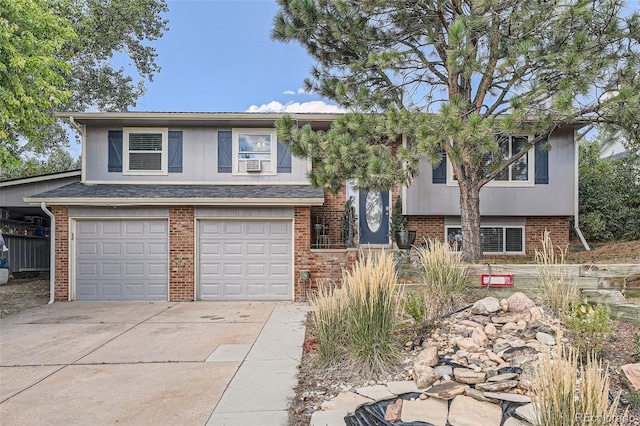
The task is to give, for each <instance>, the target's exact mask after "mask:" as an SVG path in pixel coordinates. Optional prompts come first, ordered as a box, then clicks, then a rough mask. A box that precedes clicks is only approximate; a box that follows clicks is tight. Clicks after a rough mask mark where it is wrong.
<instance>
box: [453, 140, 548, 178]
mask: <svg viewBox="0 0 640 426" xmlns="http://www.w3.org/2000/svg"><path fill="white" fill-rule="evenodd" d="M528 143H529V137H528V136H522V135H511V136H501V137H500V138H498V146H499V149H500V153H499V154H496V155H488V156H487V157H486V160H485V164H487V165H489V164H491V163H493V162H494V161H496V160H498V158H496V157H497V156H501V157H503V158H504V159H505V160H508V159H509V158H511V157H513V156H514V155H516V154H518V153H520V152H522V150H523V149H525V148H526V146H527V144H528ZM534 151H535V149H534V148H530V149H529V150H528V151H527V153H526V154H524V155H523V156H522V157H520V158H519V159H518V160H517V161H516V162H515V163H513V164H511V165H510V166H509V167H507V168H505V169H504V170H503V171H501V172H500V173H499V174H498V175H497V176H496V177H494V178H493V180H492V181H491V182H489V183H488V184H487V186H533V185H534V182H535V179H534V178H535V169H534V165H535V161H534ZM457 184H458V183H457V180H456V178H455V176H454V175H453V168H452V166H451V164H448V167H447V185H449V186H453V185H457Z"/></svg>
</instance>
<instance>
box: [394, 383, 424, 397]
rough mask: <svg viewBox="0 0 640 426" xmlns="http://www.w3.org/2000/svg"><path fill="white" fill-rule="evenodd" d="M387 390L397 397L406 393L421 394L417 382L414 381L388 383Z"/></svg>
mask: <svg viewBox="0 0 640 426" xmlns="http://www.w3.org/2000/svg"><path fill="white" fill-rule="evenodd" d="M387 389H389V392H391V393H393V394H395V395H402V394H405V393H413V392H420V391H419V390H418V387H417V386H416V382H414V381H413V380H400V381H396V382H387Z"/></svg>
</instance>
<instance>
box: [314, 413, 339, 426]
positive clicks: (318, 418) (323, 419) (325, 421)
mask: <svg viewBox="0 0 640 426" xmlns="http://www.w3.org/2000/svg"><path fill="white" fill-rule="evenodd" d="M344 417H345V414H344V413H342V412H341V411H336V410H331V411H316V412H314V413H313V414H312V415H311V422H310V423H309V426H327V425H332V426H334V425H335V426H343V425H346V423H345V421H344Z"/></svg>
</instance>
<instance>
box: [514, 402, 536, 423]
mask: <svg viewBox="0 0 640 426" xmlns="http://www.w3.org/2000/svg"><path fill="white" fill-rule="evenodd" d="M516 414H517V415H518V416H519V417H521V418H523V419H525V420H526V421H528V422H529V423H531V424H538V423H539V422H538V418H539V416H538V413H537V412H536V409H535V407H534V406H533V404H526V405H522V406H520V407H518V408H516Z"/></svg>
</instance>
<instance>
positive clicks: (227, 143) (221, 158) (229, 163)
mask: <svg viewBox="0 0 640 426" xmlns="http://www.w3.org/2000/svg"><path fill="white" fill-rule="evenodd" d="M231 140H232V139H231V130H219V131H218V173H231V172H232V171H233V158H232V157H233V156H232V151H231Z"/></svg>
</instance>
